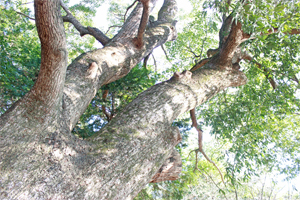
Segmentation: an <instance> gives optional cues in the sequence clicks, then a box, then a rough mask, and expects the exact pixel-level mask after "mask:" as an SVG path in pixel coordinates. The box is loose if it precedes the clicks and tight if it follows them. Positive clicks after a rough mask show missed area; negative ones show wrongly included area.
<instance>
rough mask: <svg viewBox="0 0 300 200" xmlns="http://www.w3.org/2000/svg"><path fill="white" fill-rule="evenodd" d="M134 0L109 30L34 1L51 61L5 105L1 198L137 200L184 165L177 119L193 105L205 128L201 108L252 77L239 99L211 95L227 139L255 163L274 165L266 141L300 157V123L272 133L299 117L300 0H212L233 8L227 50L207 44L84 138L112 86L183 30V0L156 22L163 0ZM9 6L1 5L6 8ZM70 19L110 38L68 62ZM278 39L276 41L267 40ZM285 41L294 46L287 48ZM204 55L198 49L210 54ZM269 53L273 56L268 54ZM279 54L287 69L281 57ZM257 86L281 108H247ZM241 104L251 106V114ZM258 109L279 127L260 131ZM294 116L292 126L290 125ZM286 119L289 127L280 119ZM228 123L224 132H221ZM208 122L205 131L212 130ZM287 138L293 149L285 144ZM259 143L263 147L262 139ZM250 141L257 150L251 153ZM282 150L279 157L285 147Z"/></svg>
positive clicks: (171, 2) (167, 0)
mask: <svg viewBox="0 0 300 200" xmlns="http://www.w3.org/2000/svg"><path fill="white" fill-rule="evenodd" d="M192 2H194V3H195V2H196V1H192ZM134 5H136V6H135V8H134V9H133V10H132V12H131V14H130V15H129V16H128V18H127V19H126V21H125V22H124V24H123V26H122V27H121V29H120V30H119V31H118V32H117V33H116V34H115V35H114V36H113V37H111V38H110V37H108V36H106V35H105V34H104V33H103V32H101V31H100V30H99V29H97V28H93V27H90V26H87V27H85V26H83V25H82V24H81V23H80V22H79V21H78V20H77V19H76V18H75V16H74V15H73V14H72V12H71V11H70V10H69V9H68V7H67V6H66V5H65V4H64V2H62V1H59V0H52V1H49V0H35V1H34V9H35V23H36V28H37V31H38V36H39V39H40V43H41V62H40V71H39V73H38V77H37V80H36V81H35V83H34V85H33V87H32V88H31V90H30V91H29V92H28V93H26V94H25V95H24V96H23V97H22V98H21V99H20V100H18V101H17V102H15V103H14V104H13V105H12V106H11V107H10V108H9V109H8V110H7V111H6V112H5V113H4V114H3V115H1V121H0V133H1V135H0V139H1V140H0V141H1V142H0V158H1V159H0V166H1V167H0V170H1V178H0V183H1V187H0V196H1V199H132V198H134V197H135V196H136V195H137V194H138V192H139V191H140V190H141V189H143V188H144V187H145V185H146V184H147V183H149V182H151V181H153V182H156V181H162V180H172V179H174V177H175V178H176V176H177V175H178V174H179V172H180V171H179V169H180V164H179V163H180V158H179V156H178V153H177V151H176V150H175V149H174V147H175V145H176V144H178V142H179V141H180V140H181V136H180V133H179V129H178V127H176V126H172V123H173V121H174V120H175V119H176V118H177V117H178V116H179V115H181V114H183V113H185V112H187V111H190V110H192V111H191V116H192V119H193V126H195V127H196V128H198V125H197V122H195V115H194V113H195V110H194V108H195V107H197V106H199V105H201V104H204V103H205V102H206V101H207V100H209V99H211V98H212V97H214V96H215V95H217V94H218V93H222V94H224V92H223V91H224V90H225V91H226V88H228V87H237V86H243V85H245V84H246V83H247V76H248V79H249V83H250V86H251V87H250V86H249V87H246V86H244V87H242V89H241V90H239V91H240V92H237V94H235V95H237V96H238V98H235V96H234V95H233V94H229V95H225V94H224V95H223V96H224V99H222V98H221V97H220V98H217V99H213V100H212V102H211V103H210V104H209V106H208V108H207V110H208V111H207V113H209V111H210V109H219V110H218V111H217V112H216V111H214V112H215V113H216V114H215V115H220V118H216V119H215V121H214V120H213V119H209V118H208V117H207V119H206V120H207V123H210V124H212V125H215V129H214V130H215V132H216V133H217V134H219V135H220V137H223V138H227V139H228V140H230V141H231V142H232V143H233V144H235V145H233V147H232V149H233V150H235V151H236V152H237V153H236V156H235V157H234V160H235V161H234V164H236V163H238V162H236V161H240V160H242V159H244V161H245V160H246V158H245V157H247V156H249V157H250V156H252V157H253V161H251V162H250V164H249V161H247V160H246V161H247V162H248V164H247V163H246V161H245V162H244V163H246V164H245V166H249V165H251V164H252V162H253V163H254V162H258V163H267V161H270V160H272V158H271V157H268V158H263V157H262V155H263V154H256V153H257V152H256V151H257V149H260V148H261V149H263V150H264V151H267V150H266V149H264V147H268V148H274V149H279V150H281V151H282V152H283V153H289V155H290V157H289V159H290V160H289V162H290V163H288V164H294V163H299V158H298V159H297V155H298V154H299V152H297V149H298V148H297V147H298V146H299V144H298V143H299V133H298V132H299V130H296V129H294V130H290V131H294V132H291V133H295V134H294V135H293V134H291V135H282V137H281V135H279V134H275V135H276V138H274V140H270V138H268V137H264V135H263V134H266V135H269V132H271V131H270V130H271V127H272V126H273V127H274V129H276V130H277V131H282V130H285V131H288V130H289V128H290V127H291V126H292V125H293V126H292V127H294V126H295V125H297V124H298V122H297V120H296V119H298V118H299V117H298V116H297V115H299V112H298V110H299V106H298V105H299V99H298V98H297V97H296V96H295V95H294V92H295V91H296V89H297V87H298V82H299V81H298V78H297V73H298V71H299V66H297V65H295V64H294V63H295V62H296V60H297V59H298V62H299V54H298V52H297V50H299V46H297V45H295V46H294V45H292V44H299V37H298V34H299V33H300V30H299V27H298V26H299V17H300V15H299V7H300V5H299V2H297V1H284V0H283V1H278V2H272V1H269V0H265V1H240V0H238V1H217V0H216V1H212V2H210V3H209V2H206V5H207V7H214V8H218V10H219V11H220V12H221V13H222V16H221V18H222V19H221V21H222V27H221V28H220V30H219V44H218V47H217V49H214V50H208V51H207V54H208V56H207V58H204V59H200V60H198V61H197V62H196V64H193V65H192V66H191V65H190V64H189V65H188V66H186V70H185V71H183V72H181V73H180V72H175V73H174V75H173V77H172V78H171V79H170V80H167V81H165V82H162V83H159V84H156V85H154V86H152V87H150V88H149V89H148V90H146V91H144V92H143V93H141V94H139V95H138V96H137V97H136V98H135V99H134V100H132V101H131V102H130V103H129V104H128V105H127V106H126V107H125V108H123V109H122V110H121V111H119V112H118V113H117V115H115V116H113V117H112V116H111V115H110V118H109V123H108V124H107V125H106V126H105V127H103V128H102V129H101V130H100V131H97V132H96V133H94V134H93V135H92V136H91V137H88V138H86V139H85V140H82V139H80V138H78V137H76V136H74V135H73V134H72V133H71V131H72V130H73V129H74V127H75V126H76V123H77V122H78V120H79V119H80V116H81V115H82V114H83V113H84V112H85V110H86V109H87V107H88V105H89V104H90V102H91V101H92V99H93V98H94V97H95V95H96V93H97V91H98V90H99V89H100V88H101V87H102V86H104V85H107V84H109V83H112V82H114V81H117V80H118V79H120V78H122V77H124V76H125V75H126V74H128V73H129V72H130V71H131V70H132V69H133V68H134V67H135V66H137V64H138V63H139V62H140V61H142V60H143V59H146V58H147V57H148V55H149V54H150V53H151V52H152V51H153V49H154V48H156V47H159V46H161V45H163V44H164V43H166V42H168V41H173V40H175V39H176V37H177V32H176V28H175V25H176V20H175V16H176V12H177V7H176V1H175V0H164V3H163V5H162V7H161V8H160V11H159V13H158V16H157V20H151V23H150V22H148V21H149V20H148V18H149V13H150V12H151V11H152V9H153V8H154V7H155V5H156V0H139V1H138V3H137V4H134ZM195 5H196V3H195ZM2 6H3V8H1V9H2V10H5V9H7V8H6V7H5V5H2ZM62 12H63V14H61V13H62ZM266 13H272V15H271V14H270V15H266ZM1 20H2V19H1ZM64 23H70V24H72V25H73V26H74V27H75V28H76V29H77V31H78V32H79V33H80V35H81V36H84V35H87V34H88V35H91V36H93V37H94V38H96V39H97V40H98V41H99V42H100V43H101V44H102V45H103V48H100V49H96V50H93V51H88V52H85V53H83V54H81V55H80V56H78V57H77V58H76V59H75V60H74V61H73V62H72V63H71V64H70V65H68V64H67V63H68V48H67V45H68V44H67V42H66V33H65V27H64ZM21 30H22V29H21ZM5 34H7V33H6V32H5ZM5 34H4V35H5ZM195 37H196V36H195ZM195 37H194V38H195ZM1 39H3V38H1ZM277 39H278V41H276V40H277ZM264 41H265V43H264ZM255 42H257V43H258V44H261V45H257V44H255ZM277 42H278V43H277ZM293 42H294V43H293ZM204 44H205V42H203V41H197V40H195V43H194V44H193V45H194V46H199V47H203V46H204ZM253 44H255V45H253ZM267 45H269V46H268V48H265V49H264V48H261V46H264V47H267ZM271 47H273V48H274V52H273V50H272V49H271ZM170 48H172V47H170ZM205 48H206V47H205ZM260 48H261V49H260ZM202 49H203V48H202ZM279 49H281V51H280V53H282V52H283V51H284V53H285V54H279V53H277V51H278V52H279ZM282 50H283V51H282ZM251 51H252V54H251ZM191 52H193V53H195V52H194V51H192V50H191ZM258 52H260V53H261V54H259V53H258ZM202 53H203V52H201V54H198V55H200V57H201V58H202V57H203V55H202ZM267 53H269V54H270V55H272V59H271V58H270V59H269V60H267V61H265V60H263V59H261V60H259V59H260V57H263V56H264V55H266V54H267ZM195 55H197V54H195ZM254 56H257V57H256V58H255V57H254ZM284 56H286V57H284ZM282 57H284V58H285V59H284V60H282V59H281V58H282ZM287 58H288V59H287ZM243 61H251V64H252V65H246V64H245V66H246V67H245V66H243V67H242V68H241V67H240V63H243ZM260 61H261V62H260ZM274 62H275V63H277V65H278V66H280V67H278V68H276V67H271V66H273V65H272V63H274ZM268 64H269V65H268ZM1 73H2V72H1ZM246 74H247V76H246ZM257 74H259V75H261V74H262V75H263V76H258V75H257ZM258 83H260V84H261V85H259V84H258ZM266 83H267V84H266ZM261 88H264V89H261ZM261 91H264V92H266V98H267V99H268V98H269V97H270V95H271V94H274V97H275V96H276V98H277V97H278V99H279V100H282V97H284V99H285V100H286V101H278V102H276V100H277V99H270V98H269V99H268V100H270V102H271V101H274V102H276V104H275V103H274V104H272V105H271V104H270V102H267V101H264V100H263V99H261V97H263V96H264V94H262V93H261ZM286 91H288V94H289V95H286V94H287V92H286ZM243 92H245V94H244V93H243ZM249 94H251V95H252V96H257V97H258V98H257V99H256V101H255V102H256V103H257V102H261V104H258V105H262V104H264V105H265V104H268V105H270V106H269V107H264V109H261V108H260V110H259V111H260V112H258V111H257V110H255V105H253V104H251V105H249V104H247V103H245V104H246V106H245V107H239V106H236V105H242V104H239V102H246V100H247V98H246V96H247V95H249ZM243 95H244V96H243ZM103 96H104V97H105V93H104V94H103ZM225 96H226V97H225ZM104 99H105V98H104ZM217 100H220V108H218V106H216V105H218V103H216V101H217ZM226 105H227V106H228V107H227V108H226ZM232 105H235V106H232ZM266 108H267V109H266ZM226 109H232V110H234V109H235V110H234V112H236V116H238V117H237V118H235V120H234V121H233V122H234V123H231V121H230V119H231V118H230V117H228V115H227V114H226ZM252 109H254V110H255V113H252ZM287 110H289V113H286V112H287ZM201 112H202V111H201ZM203 112H204V113H203V116H205V111H203ZM242 113H247V115H245V116H246V118H243V117H244V116H242ZM110 114H112V113H110ZM257 115H260V116H270V117H269V118H264V120H261V119H256V117H257ZM206 116H208V115H206ZM286 116H287V117H286ZM227 117H228V118H229V119H228V118H227ZM254 118H255V120H260V121H263V122H264V123H265V127H267V125H266V124H268V123H269V127H268V128H269V129H266V130H259V129H260V128H259V127H255V126H254V124H255V120H254ZM238 119H239V120H238ZM222 122H224V123H223V126H220V123H221V124H222ZM288 122H291V123H292V125H291V126H288V124H287V123H288ZM276 123H282V124H283V125H282V126H281V127H279V128H278V127H275V124H276ZM245 124H246V125H247V124H250V125H252V126H246V125H245ZM220 127H222V128H223V131H224V133H225V134H223V135H222V134H221V130H220ZM244 127H246V128H244ZM249 127H250V128H253V127H255V128H256V129H254V130H250V129H248V128H249ZM282 127H283V128H282ZM280 128H281V129H280ZM229 129H231V130H232V134H230V131H229ZM197 130H198V131H199V135H201V130H200V129H197ZM264 131H265V132H264ZM297 131H298V132H297ZM258 132H259V133H260V134H257V133H258ZM233 133H234V134H233ZM238 133H241V134H240V135H239V134H238ZM297 134H298V135H297ZM289 136H290V137H289ZM288 137H289V138H288ZM255 141H257V144H256V143H255ZM268 142H269V143H268ZM288 142H289V145H290V146H291V148H289V149H286V146H287V144H286V143H288ZM237 144H239V145H237ZM201 146H202V140H201V137H199V150H198V151H200V152H201V153H203V154H205V153H204V151H203V150H202V147H201ZM251 146H256V147H257V148H256V149H255V148H253V149H251V148H252V147H251ZM250 150H252V151H253V152H252V153H249V151H250ZM198 151H197V152H198ZM276 153H278V152H275V153H274V154H269V155H274V156H276ZM170 157H171V159H170ZM230 158H232V157H230ZM273 158H275V157H273ZM171 160H172V162H173V164H174V163H176V166H174V167H173V168H172V169H173V171H166V170H160V168H161V167H162V166H166V165H169V164H170V161H171ZM293 166H295V165H291V166H288V168H284V169H283V170H286V171H287V172H295V170H297V167H293ZM238 167H239V166H237V165H232V166H231V167H228V169H229V172H230V169H231V172H232V173H231V174H234V173H235V171H234V170H233V169H234V168H235V169H236V168H238ZM279 167H280V166H279ZM165 168H167V167H164V169H165ZM159 172H164V173H159ZM231 180H233V177H231Z"/></svg>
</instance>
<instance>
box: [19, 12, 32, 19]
mask: <svg viewBox="0 0 300 200" xmlns="http://www.w3.org/2000/svg"><path fill="white" fill-rule="evenodd" d="M16 13H18V14H19V15H23V16H24V17H27V18H28V19H31V20H35V18H32V17H30V16H29V15H26V14H24V13H21V12H19V11H16Z"/></svg>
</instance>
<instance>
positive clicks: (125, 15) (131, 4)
mask: <svg viewBox="0 0 300 200" xmlns="http://www.w3.org/2000/svg"><path fill="white" fill-rule="evenodd" d="M137 1H138V0H135V1H134V2H133V3H132V4H131V5H130V6H129V7H128V8H127V9H126V12H125V14H124V23H125V21H126V15H127V12H128V11H129V9H130V8H132V7H133V6H134V4H135V3H136V2H137Z"/></svg>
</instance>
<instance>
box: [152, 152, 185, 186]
mask: <svg viewBox="0 0 300 200" xmlns="http://www.w3.org/2000/svg"><path fill="white" fill-rule="evenodd" d="M181 169H182V163H181V156H180V154H179V153H178V152H177V151H176V149H175V148H174V149H173V151H172V153H171V155H170V157H168V158H167V160H166V161H165V162H164V164H163V165H162V166H161V168H160V169H159V170H158V172H157V173H156V174H155V175H154V176H153V177H152V179H151V181H150V183H157V182H162V181H174V180H176V179H178V178H179V174H180V172H181Z"/></svg>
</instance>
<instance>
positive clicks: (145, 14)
mask: <svg viewBox="0 0 300 200" xmlns="http://www.w3.org/2000/svg"><path fill="white" fill-rule="evenodd" d="M139 1H140V2H141V3H142V5H143V14H142V18H141V21H140V25H139V29H138V33H137V37H136V38H134V40H133V41H134V44H135V46H136V48H138V49H140V48H142V46H143V44H144V43H143V34H144V32H145V29H146V26H147V24H148V20H149V13H150V11H149V1H150V0H139Z"/></svg>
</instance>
